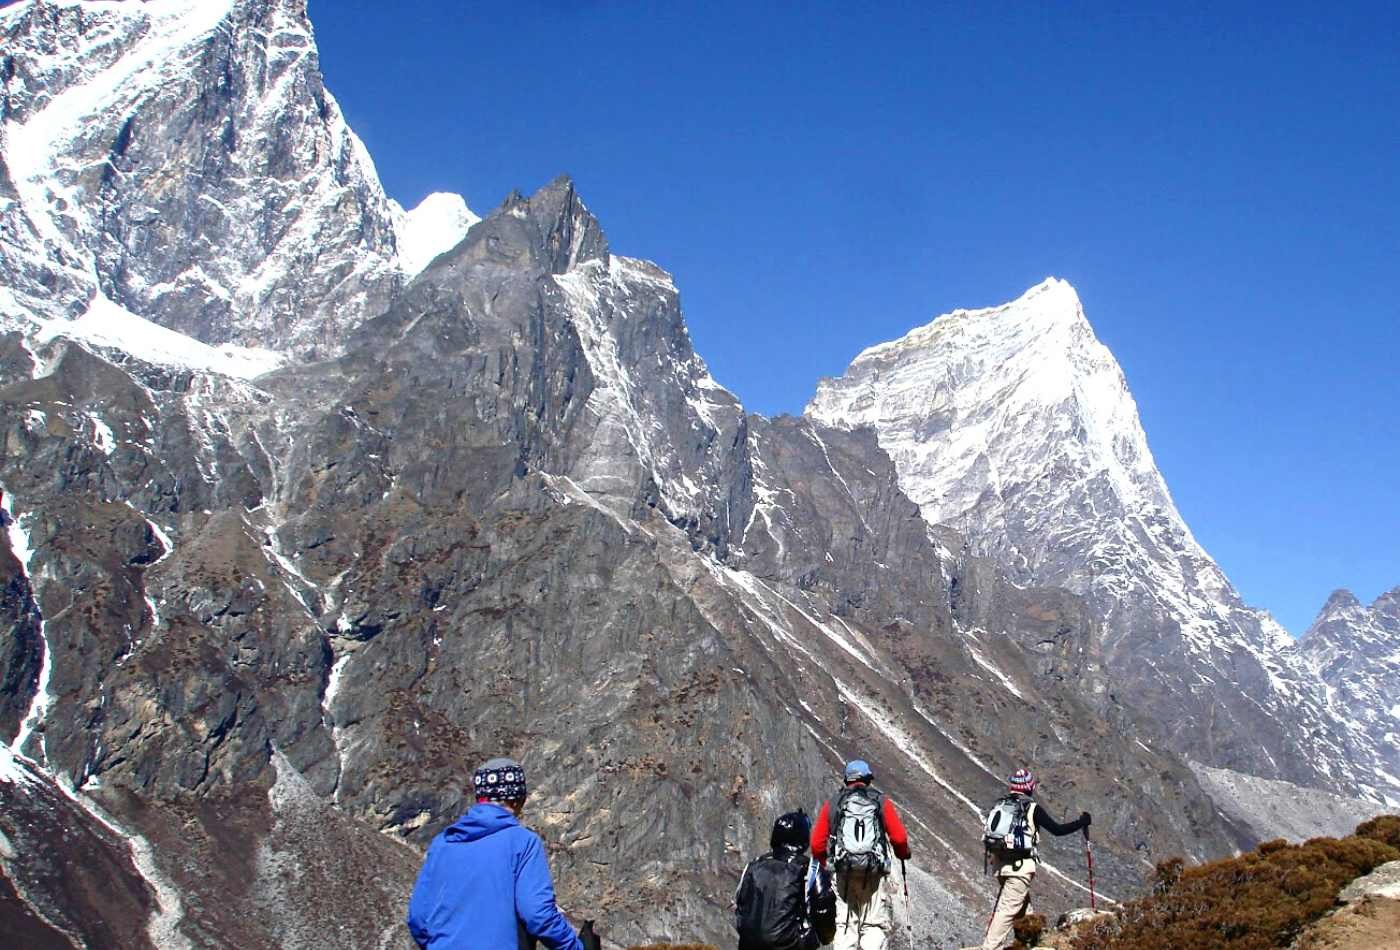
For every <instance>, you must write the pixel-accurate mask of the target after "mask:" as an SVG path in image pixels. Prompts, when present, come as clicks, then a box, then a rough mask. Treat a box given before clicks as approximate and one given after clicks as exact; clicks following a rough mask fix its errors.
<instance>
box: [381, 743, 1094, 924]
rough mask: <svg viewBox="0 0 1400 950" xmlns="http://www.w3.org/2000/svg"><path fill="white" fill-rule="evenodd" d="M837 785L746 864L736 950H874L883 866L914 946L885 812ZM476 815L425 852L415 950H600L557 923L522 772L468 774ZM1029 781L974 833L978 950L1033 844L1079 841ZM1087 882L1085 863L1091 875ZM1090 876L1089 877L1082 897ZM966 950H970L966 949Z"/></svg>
mask: <svg viewBox="0 0 1400 950" xmlns="http://www.w3.org/2000/svg"><path fill="white" fill-rule="evenodd" d="M841 777H842V785H841V788H840V789H839V791H838V792H837V794H836V795H835V796H833V797H832V798H830V799H828V800H827V801H825V802H823V803H822V805H821V808H820V809H819V810H818V812H817V818H816V821H815V822H813V821H812V820H811V819H809V818H808V817H807V813H806V812H805V811H803V810H801V809H798V810H796V811H790V812H787V813H785V814H783V815H780V816H779V817H778V819H777V820H776V821H774V823H773V828H772V833H771V834H770V836H769V842H768V843H769V850H768V851H766V852H765V853H763V854H762V855H760V856H759V857H757V858H755V859H754V860H752V861H750V862H749V863H748V865H747V866H746V867H745V868H744V870H743V873H742V874H741V875H740V877H739V886H738V888H737V889H736V890H735V892H734V929H735V930H736V931H737V932H738V939H739V943H738V950H815V948H817V947H823V946H827V945H834V946H835V947H836V950H885V948H886V947H887V946H889V945H890V943H891V940H890V937H891V935H892V931H893V930H894V928H895V917H896V914H895V911H894V903H895V901H894V894H893V890H894V886H895V885H894V881H893V876H892V871H893V863H894V860H895V859H898V860H899V862H900V869H901V877H902V883H903V892H904V903H905V908H904V916H905V925H906V927H907V928H908V941H909V945H910V946H911V947H912V946H913V942H914V932H913V922H912V919H911V917H910V907H909V884H908V876H907V874H905V873H904V870H905V862H906V861H907V860H908V859H909V857H910V851H909V836H908V833H907V832H906V831H905V828H904V824H903V823H902V822H901V820H900V817H899V812H898V811H897V810H896V808H895V806H894V802H893V801H891V800H890V798H889V797H888V796H886V795H885V794H883V793H882V792H881V791H880V790H879V789H877V788H876V787H875V784H874V782H875V775H874V772H873V770H872V769H871V768H870V766H869V765H868V764H867V763H866V762H864V761H862V760H859V759H857V760H854V761H852V762H850V763H848V764H847V765H846V767H845V768H844V769H843V770H842V776H841ZM472 782H473V790H474V792H475V795H476V804H475V805H473V806H472V807H471V808H470V809H469V810H468V811H467V812H466V814H464V815H463V816H462V817H461V818H459V819H458V820H457V821H456V822H454V823H453V824H452V825H450V826H449V827H448V828H447V829H446V830H444V831H443V832H441V833H440V834H439V835H438V836H437V837H435V838H434V839H433V841H432V844H431V845H430V846H429V847H428V853H427V856H426V857H425V858H424V861H423V868H422V871H420V872H419V875H418V880H417V882H416V883H415V885H414V888H413V895H412V897H411V898H410V899H409V905H408V928H409V932H410V933H411V935H412V936H413V939H414V942H415V943H417V945H418V946H419V947H420V948H425V950H427V948H430V950H469V948H470V950H479V948H492V950H500V948H508V947H517V948H526V947H536V946H538V945H540V944H542V945H543V946H545V947H547V948H548V950H600V948H601V941H600V939H599V937H598V935H597V934H596V933H595V932H594V930H593V924H592V921H588V922H586V923H585V924H584V926H583V928H582V930H580V931H579V932H578V933H575V932H574V930H573V928H572V927H571V926H570V925H569V923H568V921H567V920H565V919H564V915H563V914H562V913H561V912H560V911H559V908H558V906H557V904H556V903H555V897H554V884H553V881H552V879H551V878H550V873H549V866H548V864H547V862H546V860H545V852H544V845H543V843H542V842H541V841H540V838H539V836H538V835H536V834H535V833H534V832H533V831H530V830H529V829H527V828H526V827H524V826H523V825H522V824H521V823H520V815H521V811H522V809H523V808H524V805H525V799H526V793H527V787H526V783H525V770H524V768H523V767H522V766H521V765H520V763H518V762H516V761H515V760H513V759H507V758H497V759H492V760H490V761H489V762H486V763H485V764H484V765H482V766H481V767H480V768H479V769H477V770H476V772H475V773H474V775H473V780H472ZM1035 790H1036V779H1035V776H1033V775H1032V774H1031V773H1030V772H1029V771H1028V770H1026V769H1018V770H1017V771H1016V772H1015V773H1014V774H1013V775H1012V776H1011V777H1010V779H1008V781H1007V794H1006V795H1005V796H1003V797H1002V798H1001V799H999V800H998V801H997V802H996V804H995V805H993V806H992V808H991V810H990V811H989V812H988V814H987V817H986V820H985V821H984V823H983V837H982V841H983V848H984V856H985V857H984V864H987V865H990V863H991V862H995V864H996V877H997V882H998V885H999V887H998V890H997V899H996V904H995V907H994V909H993V911H992V916H991V919H990V920H989V921H988V924H987V930H986V935H985V938H984V939H983V941H982V943H980V944H978V945H977V947H979V948H983V950H999V948H1000V947H1002V946H1003V944H1005V943H1006V941H1007V939H1008V938H1009V937H1010V936H1011V933H1012V928H1013V926H1014V924H1015V921H1016V919H1017V918H1019V917H1022V916H1024V915H1025V914H1026V913H1027V912H1028V911H1029V909H1030V891H1031V882H1032V881H1033V880H1034V879H1035V873H1036V869H1037V867H1038V862H1039V851H1038V844H1039V838H1040V832H1041V831H1047V832H1049V833H1050V834H1052V835H1057V836H1059V835H1068V834H1073V833H1074V832H1076V831H1080V830H1084V832H1085V839H1086V842H1087V839H1088V831H1087V829H1088V827H1089V823H1090V821H1091V818H1090V815H1089V813H1088V812H1084V813H1082V814H1081V815H1080V816H1079V817H1078V818H1077V819H1075V820H1074V821H1072V822H1068V823H1066V824H1060V823H1059V822H1057V821H1055V819H1054V818H1052V817H1051V816H1050V814H1049V812H1047V811H1046V810H1045V807H1044V806H1043V805H1041V804H1040V803H1039V802H1037V801H1036V800H1035ZM1090 873H1091V875H1092V864H1091V865H1090ZM1092 880H1093V879H1092V876H1091V878H1090V882H1091V886H1092ZM965 950H973V948H965Z"/></svg>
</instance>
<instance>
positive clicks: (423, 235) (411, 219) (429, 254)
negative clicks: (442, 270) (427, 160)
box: [393, 191, 481, 278]
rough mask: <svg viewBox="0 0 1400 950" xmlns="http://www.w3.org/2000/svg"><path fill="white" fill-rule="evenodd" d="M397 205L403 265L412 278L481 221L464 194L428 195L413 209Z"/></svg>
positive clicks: (400, 257)
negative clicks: (468, 205)
mask: <svg viewBox="0 0 1400 950" xmlns="http://www.w3.org/2000/svg"><path fill="white" fill-rule="evenodd" d="M393 208H394V227H395V230H396V231H397V233H398V245H399V267H401V268H402V269H403V272H404V276H406V277H410V278H412V277H415V276H417V275H418V273H419V272H420V271H422V270H423V268H425V267H427V266H428V264H430V263H431V262H432V260H433V258H435V257H437V256H438V255H439V254H442V253H443V252H445V251H449V250H451V249H452V248H454V247H456V246H457V244H459V243H460V242H461V240H462V238H464V237H466V236H467V231H469V230H470V229H471V227H472V225H474V224H476V223H477V222H478V221H480V220H481V217H480V216H479V215H477V214H475V213H474V212H473V211H472V209H471V208H468V207H467V202H466V200H465V199H463V198H462V196H461V195H458V194H453V193H451V192H445V191H437V192H433V193H432V194H430V195H428V196H427V197H426V198H424V199H423V200H422V201H420V202H419V203H418V205H417V207H415V208H414V209H413V210H412V211H405V210H404V209H403V208H402V207H400V206H399V205H398V204H397V203H395V204H394V205H393Z"/></svg>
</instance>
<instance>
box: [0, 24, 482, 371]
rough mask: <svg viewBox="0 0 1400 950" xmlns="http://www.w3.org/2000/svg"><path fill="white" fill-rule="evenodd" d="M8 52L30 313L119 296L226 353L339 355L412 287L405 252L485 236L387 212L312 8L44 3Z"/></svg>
mask: <svg viewBox="0 0 1400 950" xmlns="http://www.w3.org/2000/svg"><path fill="white" fill-rule="evenodd" d="M0 36H3V39H4V52H3V55H2V56H0V77H3V78H4V85H3V100H0V116H3V118H4V123H3V125H4V136H5V141H4V149H3V150H4V153H5V165H4V168H3V170H0V171H3V174H0V218H2V219H3V221H0V242H3V246H4V248H5V250H6V254H5V263H4V264H0V268H3V270H0V276H3V278H4V285H5V288H6V290H7V291H8V292H9V294H10V295H11V297H12V298H13V300H12V303H11V307H12V308H14V309H20V308H22V309H23V310H24V311H27V312H28V313H29V314H31V315H34V316H40V317H45V318H70V319H71V318H77V317H79V316H81V315H82V314H84V313H85V312H87V310H88V308H89V307H90V306H91V305H92V303H93V300H94V298H95V297H96V296H97V295H101V296H102V297H105V298H106V299H108V300H110V301H112V302H114V303H116V304H118V305H120V306H122V307H124V308H125V309H127V310H129V311H131V312H133V313H136V314H138V315H140V316H142V317H144V318H146V319H148V320H151V321H153V322H155V323H157V324H159V325H161V326H164V327H168V328H171V329H174V330H178V331H180V332H182V333H185V334H187V335H189V336H191V337H194V338H195V339H197V340H199V341H201V342H204V343H208V344H211V345H219V344H223V343H236V344H240V345H244V346H257V347H275V348H277V349H280V350H283V351H285V352H289V353H294V354H297V355H299V356H314V355H317V354H322V355H333V354H335V353H336V352H338V351H339V347H340V341H341V340H342V338H343V334H344V332H345V331H346V330H347V329H348V328H350V327H353V326H355V325H357V324H358V323H360V322H362V321H363V320H364V319H366V318H368V317H370V316H374V315H376V314H378V313H380V312H381V311H382V310H383V309H384V308H385V307H386V306H387V305H388V303H389V300H390V299H391V298H392V296H393V294H394V293H395V292H396V291H397V290H398V289H399V287H400V286H401V285H402V282H403V278H404V273H403V271H404V266H403V265H402V264H401V262H400V260H399V257H398V246H399V244H400V243H404V244H405V245H406V246H408V247H409V248H410V250H411V252H412V253H411V256H410V258H409V264H410V265H416V266H420V267H421V265H422V263H425V261H423V260H422V258H423V257H424V256H425V255H428V256H430V255H431V254H433V253H435V252H440V251H442V250H446V249H447V246H450V243H455V241H454V240H452V237H454V236H455V237H457V238H460V235H461V233H462V232H464V231H465V228H466V227H469V226H470V224H471V223H472V221H474V216H473V215H471V214H470V212H469V211H466V209H465V206H463V207H462V209H461V211H460V212H458V213H457V214H456V215H455V216H453V215H448V216H445V217H444V216H443V215H441V214H439V215H437V216H436V217H435V218H434V217H433V216H431V215H428V214H418V215H417V216H416V217H414V216H409V215H405V214H404V213H403V212H402V210H401V209H398V208H397V207H396V206H395V205H393V203H392V202H390V201H389V200H388V199H387V198H386V197H385V195H384V191H383V189H382V188H381V186H380V184H379V179H378V176H377V175H376V173H375V170H374V164H373V162H372V161H371V160H370V157H369V155H368V153H367V152H366V151H365V149H364V146H363V145H362V144H361V143H360V141H359V139H358V138H356V137H355V135H354V133H353V132H351V131H350V129H349V127H348V126H347V125H346V124H345V120H344V117H343V116H342V114H341V111H340V107H339V106H338V105H337V104H336V102H335V99H334V98H333V97H332V96H331V94H330V93H329V92H328V91H327V90H326V88H325V86H324V84H323V83H322V80H321V73H320V68H319V65H318V62H317V53H316V46H315V42H314V40H313V37H312V31H311V24H310V22H309V21H308V19H307V16H306V5H305V3H304V0H201V2H198V3H194V2H190V0H155V2H150V3H75V2H28V3H20V4H16V5H14V6H11V7H9V8H7V9H6V10H4V11H0ZM459 200H460V199H459ZM463 212H464V213H463ZM424 225H426V228H427V230H428V231H429V232H435V233H438V234H441V233H444V232H445V233H446V234H447V235H448V237H447V241H448V242H450V243H444V241H443V240H442V239H441V238H439V239H437V240H434V239H433V237H432V234H431V233H430V234H429V235H428V236H427V237H426V239H425V237H424V235H423V233H422V232H423V230H424V227H423V226H424ZM401 232H402V233H401ZM425 244H426V247H425V246H424V245H425ZM6 315H7V316H9V317H11V318H14V317H16V316H21V314H17V313H14V312H13V310H11V311H10V312H8V313H7V314H6Z"/></svg>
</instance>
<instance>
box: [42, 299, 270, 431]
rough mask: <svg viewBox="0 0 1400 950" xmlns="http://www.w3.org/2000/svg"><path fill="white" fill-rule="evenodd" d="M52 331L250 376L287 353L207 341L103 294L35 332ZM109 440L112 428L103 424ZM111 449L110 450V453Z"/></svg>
mask: <svg viewBox="0 0 1400 950" xmlns="http://www.w3.org/2000/svg"><path fill="white" fill-rule="evenodd" d="M55 337H67V338H69V339H73V340H80V341H82V342H84V343H87V344H89V345H90V346H93V347H97V348H99V349H115V350H120V351H122V352H123V353H127V354H130V355H131V356H134V357H136V358H137V359H140V360H144V361H145V362H147V363H152V364H155V365H158V366H168V367H172V368H177V369H188V370H194V371H198V372H206V373H217V374H219V375H221V376H232V377H235V378H237V379H252V378H253V377H255V376H261V375H262V374H264V373H270V372H272V371H273V370H275V369H277V368H278V367H280V366H282V365H283V364H284V363H286V359H287V358H286V356H284V355H283V354H281V353H277V352H274V351H272V350H265V349H259V348H256V347H246V346H234V345H233V344H231V343H225V344H223V345H222V346H218V347H214V346H208V345H206V344H204V343H201V342H199V341H198V340H196V339H194V338H193V337H189V336H186V335H185V334H183V333H177V332H176V331H174V330H167V329H166V328H165V327H163V326H160V325H159V324H155V323H152V322H151V321H149V320H145V319H142V318H141V317H138V316H137V315H136V314H134V313H132V312H131V311H129V310H127V309H126V308H125V307H121V306H118V305H117V304H115V303H113V302H112V301H110V300H108V299H107V298H106V297H105V296H103V295H102V294H98V295H96V296H95V297H94V298H93V300H92V303H91V304H90V305H89V306H88V309H87V312H86V313H84V314H83V315H82V316H81V317H79V318H78V319H77V320H62V319H56V320H48V321H46V322H45V323H44V324H43V325H42V326H40V327H39V328H38V330H37V332H36V333H35V334H34V339H35V340H36V342H39V343H46V342H48V341H49V340H52V339H54V338H55ZM107 436H108V441H109V442H110V439H111V430H110V429H109V430H107ZM109 454H110V453H109Z"/></svg>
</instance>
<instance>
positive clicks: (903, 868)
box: [899, 858, 914, 950]
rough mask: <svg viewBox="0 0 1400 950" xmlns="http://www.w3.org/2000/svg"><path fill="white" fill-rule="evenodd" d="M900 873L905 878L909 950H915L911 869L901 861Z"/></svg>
mask: <svg viewBox="0 0 1400 950" xmlns="http://www.w3.org/2000/svg"><path fill="white" fill-rule="evenodd" d="M899 873H900V874H901V875H902V876H903V878H904V925H905V926H906V927H908V928H909V950H914V916H913V914H911V913H910V912H909V868H908V867H907V866H906V865H905V863H904V859H903V858H900V859H899Z"/></svg>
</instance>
